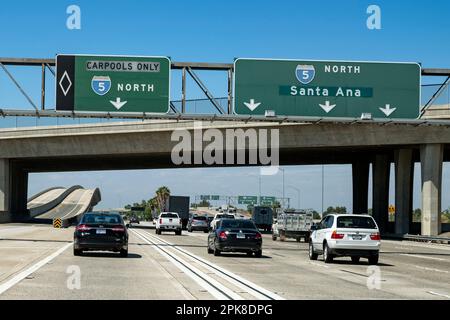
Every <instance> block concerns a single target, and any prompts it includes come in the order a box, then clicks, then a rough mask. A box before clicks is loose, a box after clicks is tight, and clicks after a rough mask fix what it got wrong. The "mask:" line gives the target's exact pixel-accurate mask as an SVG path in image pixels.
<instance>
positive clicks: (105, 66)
mask: <svg viewBox="0 0 450 320" xmlns="http://www.w3.org/2000/svg"><path fill="white" fill-rule="evenodd" d="M169 92H170V60H169V58H167V57H119V56H88V55H58V56H57V57H56V110H57V111H91V112H148V113H167V112H168V111H169Z"/></svg>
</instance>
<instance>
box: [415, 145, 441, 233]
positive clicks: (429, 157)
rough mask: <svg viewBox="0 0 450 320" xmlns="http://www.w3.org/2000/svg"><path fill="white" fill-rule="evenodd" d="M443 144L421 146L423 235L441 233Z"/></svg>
mask: <svg viewBox="0 0 450 320" xmlns="http://www.w3.org/2000/svg"><path fill="white" fill-rule="evenodd" d="M443 153H444V148H443V146H442V145H441V144H426V145H423V146H421V148H420V162H421V168H422V235H427V236H437V235H439V234H440V233H441V192H442V191H441V190H442V161H443Z"/></svg>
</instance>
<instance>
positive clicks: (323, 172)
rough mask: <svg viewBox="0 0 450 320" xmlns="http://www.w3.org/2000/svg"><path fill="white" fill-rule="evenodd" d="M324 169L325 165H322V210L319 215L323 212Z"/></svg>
mask: <svg viewBox="0 0 450 320" xmlns="http://www.w3.org/2000/svg"><path fill="white" fill-rule="evenodd" d="M324 170H325V167H324V165H322V212H321V213H320V215H322V214H323V209H324V208H323V199H324Z"/></svg>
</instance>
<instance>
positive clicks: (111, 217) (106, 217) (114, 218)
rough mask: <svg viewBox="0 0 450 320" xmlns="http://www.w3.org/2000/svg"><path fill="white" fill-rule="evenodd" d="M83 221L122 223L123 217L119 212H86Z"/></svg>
mask: <svg viewBox="0 0 450 320" xmlns="http://www.w3.org/2000/svg"><path fill="white" fill-rule="evenodd" d="M83 223H104V224H121V223H122V218H121V217H120V215H118V214H92V213H88V214H85V215H84V217H83Z"/></svg>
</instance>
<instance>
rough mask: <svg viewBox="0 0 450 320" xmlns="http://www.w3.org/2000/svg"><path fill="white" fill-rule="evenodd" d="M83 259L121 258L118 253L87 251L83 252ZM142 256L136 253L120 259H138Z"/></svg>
mask: <svg viewBox="0 0 450 320" xmlns="http://www.w3.org/2000/svg"><path fill="white" fill-rule="evenodd" d="M82 256H83V257H92V258H121V257H120V255H119V253H113V252H97V251H88V252H83V254H82ZM140 258H142V256H141V255H140V254H137V253H129V254H128V256H127V257H123V258H122V259H140Z"/></svg>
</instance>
